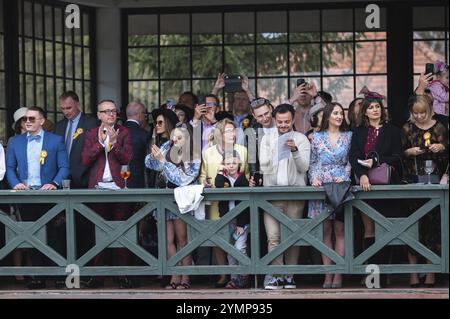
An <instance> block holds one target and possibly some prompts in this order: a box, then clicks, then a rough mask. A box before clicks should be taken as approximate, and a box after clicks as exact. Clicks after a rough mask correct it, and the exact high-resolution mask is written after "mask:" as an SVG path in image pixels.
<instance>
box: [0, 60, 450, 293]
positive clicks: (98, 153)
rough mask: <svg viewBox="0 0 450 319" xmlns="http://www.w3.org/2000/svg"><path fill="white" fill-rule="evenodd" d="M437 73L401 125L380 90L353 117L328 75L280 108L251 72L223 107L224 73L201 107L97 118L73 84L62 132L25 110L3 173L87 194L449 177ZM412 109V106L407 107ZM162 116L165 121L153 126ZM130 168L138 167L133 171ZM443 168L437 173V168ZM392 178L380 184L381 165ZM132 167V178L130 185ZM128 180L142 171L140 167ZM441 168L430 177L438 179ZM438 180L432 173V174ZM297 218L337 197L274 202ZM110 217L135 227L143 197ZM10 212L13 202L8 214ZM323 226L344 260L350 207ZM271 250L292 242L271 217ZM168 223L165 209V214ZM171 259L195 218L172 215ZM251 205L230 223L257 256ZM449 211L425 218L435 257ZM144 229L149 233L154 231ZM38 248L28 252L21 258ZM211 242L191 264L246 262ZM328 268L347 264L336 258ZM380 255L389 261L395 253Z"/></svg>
mask: <svg viewBox="0 0 450 319" xmlns="http://www.w3.org/2000/svg"><path fill="white" fill-rule="evenodd" d="M434 73H435V74H434V75H433V74H422V75H421V76H420V81H419V85H418V87H417V88H416V90H415V92H414V93H413V95H412V96H411V98H410V100H409V102H408V108H409V112H410V119H409V121H408V122H407V123H405V124H404V126H403V127H396V126H395V125H393V124H391V123H390V122H389V114H388V111H387V109H386V108H385V106H384V103H385V97H384V96H382V95H380V94H378V93H376V92H371V91H369V90H368V89H367V88H364V89H363V90H362V95H361V96H360V97H358V98H356V99H355V100H354V101H352V102H351V104H350V105H349V106H348V111H347V110H346V109H345V108H344V106H343V105H341V104H340V103H339V102H337V101H333V100H332V95H331V94H329V93H327V92H325V91H317V89H316V86H315V84H314V83H307V82H305V83H302V84H301V85H299V86H298V87H296V88H295V90H294V92H293V94H292V96H291V98H290V99H289V100H287V101H284V102H283V103H281V104H279V105H278V106H276V107H275V106H274V105H273V104H272V103H271V101H269V100H268V99H266V98H264V97H255V98H254V97H253V96H252V94H251V92H250V91H249V89H248V79H247V78H246V77H244V78H243V81H242V88H241V90H240V91H239V92H236V93H234V102H233V105H232V108H231V110H230V111H226V110H224V109H223V108H221V106H220V99H219V98H218V95H217V94H218V92H220V90H221V89H222V88H223V87H224V86H225V82H224V75H223V74H221V75H219V76H218V79H217V81H216V84H215V86H214V88H213V89H212V93H211V94H208V95H206V96H205V98H204V102H202V103H199V101H198V98H197V96H196V95H195V94H193V93H192V92H184V93H182V94H181V96H180V97H179V100H178V102H177V103H175V102H174V101H170V100H169V101H167V103H165V104H163V105H162V106H161V107H159V108H157V109H154V110H153V111H152V112H151V113H147V111H146V110H147V108H146V106H145V105H143V104H142V103H140V102H136V101H133V102H130V103H129V104H128V105H127V106H126V110H125V112H124V113H125V114H126V118H124V117H123V116H122V117H121V116H120V108H119V106H118V105H117V104H116V103H115V102H114V101H112V100H102V101H100V102H99V103H98V109H97V114H96V115H97V118H93V117H90V116H88V115H86V114H84V113H83V112H82V111H81V106H80V102H79V98H78V95H77V94H76V93H75V92H73V91H67V92H64V93H63V94H61V96H60V98H59V106H60V109H61V112H62V113H63V115H64V119H63V120H61V121H59V122H58V123H56V125H55V126H54V129H53V132H52V128H49V127H47V128H46V127H45V125H46V122H48V120H46V116H45V112H44V111H43V109H42V108H40V107H37V106H32V107H26V108H25V107H22V108H19V109H18V110H17V111H16V112H15V113H14V121H15V122H14V126H13V128H14V131H15V133H16V135H15V136H14V137H12V138H11V139H10V140H9V142H8V145H7V148H6V155H5V152H4V150H3V147H2V146H1V145H0V180H2V179H3V178H4V176H6V181H7V183H8V184H9V187H10V189H13V190H36V189H39V190H45V191H51V190H54V189H58V188H61V187H62V185H63V182H64V180H67V179H70V182H71V188H73V189H123V188H126V187H128V188H144V187H145V188H169V189H176V188H178V187H180V186H187V185H198V184H200V185H203V186H204V187H216V188H224V187H268V186H280V187H282V186H289V187H296V186H307V185H311V186H312V187H320V186H324V187H328V186H330V185H333V186H338V188H333V190H334V191H336V189H338V191H346V190H348V189H349V187H350V186H351V185H355V184H356V185H359V186H360V187H361V189H362V190H364V191H370V189H371V186H372V185H374V184H400V183H403V182H409V183H418V182H424V183H426V182H427V178H428V181H431V182H433V183H448V128H449V127H448V117H447V116H448V76H449V71H448V65H445V64H443V63H436V65H435V72H434ZM396 107H404V106H396ZM149 116H151V118H152V121H150V123H149V121H148V119H149V118H148V117H149ZM124 167H125V168H124ZM430 167H431V168H432V170H431V171H430V170H429V168H430ZM376 169H377V170H378V171H380V170H383V169H386V170H388V171H389V172H392V174H391V175H390V177H389V178H388V179H387V180H384V181H379V180H377V178H380V176H378V175H376V174H375V173H374V171H375V170H376ZM124 171H126V172H130V173H131V174H130V176H129V178H128V179H126V178H124V175H123V173H124ZM127 174H128V173H127ZM427 174H428V175H427ZM430 174H431V176H430ZM368 203H369V204H371V205H372V206H373V207H374V208H375V209H377V210H378V211H379V212H380V213H381V214H382V215H384V216H386V217H406V216H408V215H409V214H411V213H412V212H414V210H415V209H417V208H418V207H420V205H422V204H423V202H422V201H421V200H417V201H411V202H409V205H407V206H410V207H403V206H400V205H391V204H386V203H385V202H383V201H381V202H380V201H368ZM270 204H271V205H273V206H274V207H276V208H277V209H278V210H279V211H281V212H282V213H283V214H285V215H286V216H288V217H289V218H291V219H301V218H316V217H317V216H319V215H321V214H322V213H323V212H324V211H327V210H328V209H329V208H328V207H329V206H328V205H327V203H326V202H325V201H323V200H309V201H300V200H295V198H292V199H291V200H278V201H271V203H270ZM237 205H239V202H238V201H234V200H230V201H220V202H211V205H210V206H208V208H207V211H206V213H207V214H206V218H207V219H209V220H218V219H220V218H222V217H223V216H225V215H226V214H227V213H228V212H229V211H230V210H231V209H233V208H234V207H235V206H237ZM89 207H90V208H91V209H92V210H93V211H95V212H96V213H97V214H99V215H100V216H101V217H102V218H104V219H107V220H115V221H124V220H126V219H128V218H129V217H130V216H131V215H132V214H133V213H134V212H135V211H136V209H137V207H138V206H137V205H131V204H129V203H107V204H104V203H103V204H100V203H94V204H89ZM50 208H51V205H50V204H32V205H31V204H17V205H13V207H11V208H8V212H11V213H12V212H14V213H13V214H14V216H15V218H16V220H20V221H35V220H37V219H38V218H39V217H40V216H42V214H43V213H44V212H46V211H48V210H49V209H50ZM3 210H5V209H3ZM330 212H331V214H330V216H329V218H327V219H326V220H325V222H324V225H323V243H324V244H325V245H326V246H327V247H329V248H330V249H332V250H334V251H335V252H336V254H337V255H339V256H345V244H344V220H343V214H342V209H338V208H337V209H335V210H334V211H330ZM261 213H262V214H263V218H262V220H263V223H264V229H265V236H267V251H268V252H270V251H272V250H274V249H276V248H277V247H278V246H279V244H280V241H281V229H280V222H279V221H278V220H277V219H275V218H274V217H273V216H272V215H271V214H269V213H268V212H265V211H261ZM154 217H156V215H155V216H154ZM165 218H166V235H167V257H168V258H170V257H172V256H174V255H175V254H176V252H177V251H179V250H180V249H182V248H183V247H185V246H186V245H187V243H188V236H187V226H186V223H185V222H184V221H183V220H182V219H180V218H179V216H178V214H175V213H174V212H166V214H165ZM361 218H362V222H363V225H364V227H363V228H364V229H363V247H364V248H368V247H370V246H371V245H373V243H374V242H375V225H374V221H373V220H372V219H370V218H369V217H368V216H366V215H365V214H362V213H361ZM64 223H65V222H64V219H63V218H60V217H55V218H54V219H53V220H52V221H51V223H50V224H49V226H48V234H47V236H48V243H49V245H50V246H51V247H52V248H54V249H55V250H56V251H57V252H58V253H60V254H62V255H64V254H65V245H64V238H65V224H64ZM249 223H250V218H249V212H248V210H244V211H243V212H242V213H241V214H239V216H238V217H237V218H236V219H234V220H233V221H232V222H231V223H230V225H229V227H230V243H232V244H233V245H234V247H235V248H236V249H237V250H238V251H240V252H241V253H242V254H244V255H246V254H248V251H247V240H248V231H249ZM440 225H441V224H440V220H439V214H428V215H426V217H425V218H423V219H421V220H420V237H421V240H422V241H423V243H424V244H425V245H426V246H427V247H428V248H429V249H430V250H432V251H434V252H436V253H439V250H440V235H439V233H440V227H441V226H440ZM149 229H150V228H148V227H140V229H139V232H140V236H141V235H143V236H145V235H146V234H141V232H151V230H149ZM76 232H77V256H81V255H82V254H84V253H85V252H86V251H88V250H89V249H90V247H91V246H92V245H93V243H95V231H94V228H93V226H92V225H91V224H90V223H89V222H87V221H86V220H84V219H83V218H81V217H79V216H78V215H77V217H76ZM299 255H300V247H299V246H292V247H290V248H289V249H287V250H286V251H285V253H283V254H280V255H279V256H278V257H276V258H275V259H274V260H273V261H272V262H271V264H272V265H284V264H286V265H297V264H298V263H299ZM407 255H408V260H409V262H410V263H417V262H418V256H417V253H416V252H415V251H413V250H408V251H407ZM24 257H25V256H23V254H22V252H21V251H20V250H16V251H15V252H14V263H15V265H16V266H21V265H23V261H24V259H25V258H24ZM26 257H27V258H26V264H27V265H32V266H39V265H45V264H46V261H45V260H43V256H42V254H40V253H39V252H38V251H37V250H36V249H33V250H30V251H27V252H26ZM203 257H204V256H202V253H201V251H200V250H199V252H198V253H196V254H195V256H192V255H191V254H189V255H188V256H186V257H184V258H183V259H182V260H181V261H180V263H179V264H180V265H184V266H189V265H194V264H195V265H202V264H203V265H205V264H209V262H210V260H211V259H213V260H214V262H215V263H216V264H218V265H226V264H230V265H237V264H238V263H239V262H238V261H237V260H236V259H235V258H233V257H232V256H230V255H228V256H227V254H226V252H225V251H223V250H222V249H221V248H218V247H213V254H212V257H213V258H210V257H211V256H208V257H207V258H208V259H209V260H207V261H205V260H204V258H203ZM92 262H93V265H94V266H101V265H106V264H108V263H113V264H114V265H131V264H133V263H134V260H133V258H132V255H131V253H130V252H129V251H128V250H127V249H125V248H117V249H114V251H113V253H112V254H111V252H110V251H107V250H104V251H102V252H101V253H99V254H98V255H97V256H96V257H95V258H94V259H93V261H92ZM322 262H323V264H324V265H331V264H333V261H332V260H331V259H330V258H329V257H327V256H326V255H322ZM368 262H370V263H380V264H382V263H386V262H387V259H386V258H385V256H384V254H383V251H382V252H380V253H379V254H377V255H375V256H374V257H372V258H371V259H370V260H369V261H368ZM16 280H17V281H18V282H25V280H26V284H27V286H28V287H29V288H31V289H35V288H43V287H45V278H43V277H38V276H36V277H32V278H24V277H21V276H17V277H16ZM117 282H118V285H119V287H121V288H130V287H132V286H133V285H134V282H133V281H132V280H130V279H129V278H128V277H126V276H123V277H120V278H117ZM103 284H104V282H103V278H100V277H91V278H87V280H86V281H85V286H86V287H90V288H96V287H100V286H102V285H103ZM190 284H191V281H190V277H189V276H188V275H178V274H174V275H172V276H171V278H170V280H169V282H168V284H167V285H166V286H165V287H166V288H167V289H189V288H190ZM410 284H411V286H414V287H417V286H419V285H420V284H421V283H420V280H419V277H418V276H417V274H411V278H410ZM424 284H425V285H428V286H432V285H434V284H435V278H434V274H427V276H426V278H425V282H424ZM248 285H249V276H247V275H233V276H231V277H230V276H228V275H225V274H223V275H220V277H219V278H218V281H217V282H215V287H226V288H245V287H248ZM342 285H343V277H342V275H341V274H332V273H330V274H326V275H325V278H324V281H323V288H339V287H342ZM296 287H297V284H296V282H295V278H294V276H293V275H277V274H269V275H266V278H265V280H264V288H266V289H281V288H285V289H290V288H296Z"/></svg>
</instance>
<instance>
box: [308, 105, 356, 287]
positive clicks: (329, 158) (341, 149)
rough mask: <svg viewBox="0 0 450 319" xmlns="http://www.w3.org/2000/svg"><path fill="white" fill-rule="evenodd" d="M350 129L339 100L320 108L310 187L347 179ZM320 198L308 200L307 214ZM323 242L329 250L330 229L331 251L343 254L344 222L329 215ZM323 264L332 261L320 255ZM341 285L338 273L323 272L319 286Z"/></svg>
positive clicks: (320, 204) (318, 209)
mask: <svg viewBox="0 0 450 319" xmlns="http://www.w3.org/2000/svg"><path fill="white" fill-rule="evenodd" d="M351 140H352V132H350V131H348V129H347V123H346V122H345V117H344V108H343V107H342V105H340V104H339V103H331V104H328V105H327V106H326V107H325V109H324V110H323V119H322V127H321V129H320V131H318V132H314V134H313V136H312V140H311V159H310V167H309V173H308V174H309V180H310V181H311V185H312V186H313V187H319V186H322V185H323V184H325V183H342V182H348V181H350V170H351V167H350V163H349V159H348V153H349V150H350V145H351ZM325 209H326V205H325V202H324V201H309V207H308V217H309V218H314V217H316V216H318V215H319V214H320V213H322V212H323V211H325ZM323 227H324V228H323V236H324V243H325V245H327V246H328V247H329V248H331V249H333V241H332V238H331V236H332V233H333V232H332V230H333V228H334V234H335V237H336V238H335V246H334V250H335V251H336V253H337V254H338V255H340V256H344V253H345V243H344V223H343V221H338V220H337V219H336V218H335V215H334V214H332V215H331V216H330V218H329V219H328V220H326V221H325V222H324V224H323ZM322 261H323V264H324V265H331V264H332V260H331V259H330V258H328V257H327V256H325V255H322ZM340 287H342V275H341V274H334V275H333V274H326V275H325V281H324V283H323V288H340Z"/></svg>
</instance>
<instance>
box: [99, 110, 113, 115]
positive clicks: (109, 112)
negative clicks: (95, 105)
mask: <svg viewBox="0 0 450 319" xmlns="http://www.w3.org/2000/svg"><path fill="white" fill-rule="evenodd" d="M98 112H99V113H103V114H107V115H111V114H117V110H116V109H114V110H103V111H98Z"/></svg>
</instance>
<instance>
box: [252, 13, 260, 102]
mask: <svg viewBox="0 0 450 319" xmlns="http://www.w3.org/2000/svg"><path fill="white" fill-rule="evenodd" d="M253 19H254V21H253V50H254V55H255V69H254V76H255V97H256V96H258V95H259V94H258V53H257V52H258V51H257V49H258V44H257V37H258V36H257V34H258V21H257V20H258V13H257V11H253Z"/></svg>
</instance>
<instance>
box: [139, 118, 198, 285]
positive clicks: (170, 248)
mask: <svg viewBox="0 0 450 319" xmlns="http://www.w3.org/2000/svg"><path fill="white" fill-rule="evenodd" d="M192 145H193V136H192V128H190V126H188V125H186V124H182V125H181V126H179V127H176V128H175V129H174V130H173V131H172V134H171V139H170V140H169V141H167V142H165V143H164V144H162V145H161V148H159V147H158V146H156V145H152V148H151V154H149V155H147V157H146V158H145V166H147V167H148V168H151V169H153V170H156V171H159V172H161V174H160V177H161V181H160V182H163V183H164V184H165V188H176V187H178V186H186V185H190V184H193V183H194V182H195V181H196V179H197V176H198V174H199V171H200V164H201V161H200V158H196V157H195V156H194V155H193V154H194V152H193V149H192ZM159 186H161V183H160V184H159ZM161 188H162V187H161ZM166 219H167V221H166V235H167V257H168V258H171V257H172V256H174V255H175V254H176V252H177V250H181V249H183V247H185V246H186V244H187V226H186V223H185V222H184V221H183V220H181V219H180V218H179V217H178V216H177V215H175V214H173V213H171V212H168V213H167V214H166ZM181 264H182V265H183V266H192V256H191V255H190V254H189V255H188V256H186V257H185V258H183V259H182V260H181ZM188 288H190V282H189V276H187V275H183V276H179V275H172V278H171V279H170V284H169V285H168V286H167V287H166V289H188Z"/></svg>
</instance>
